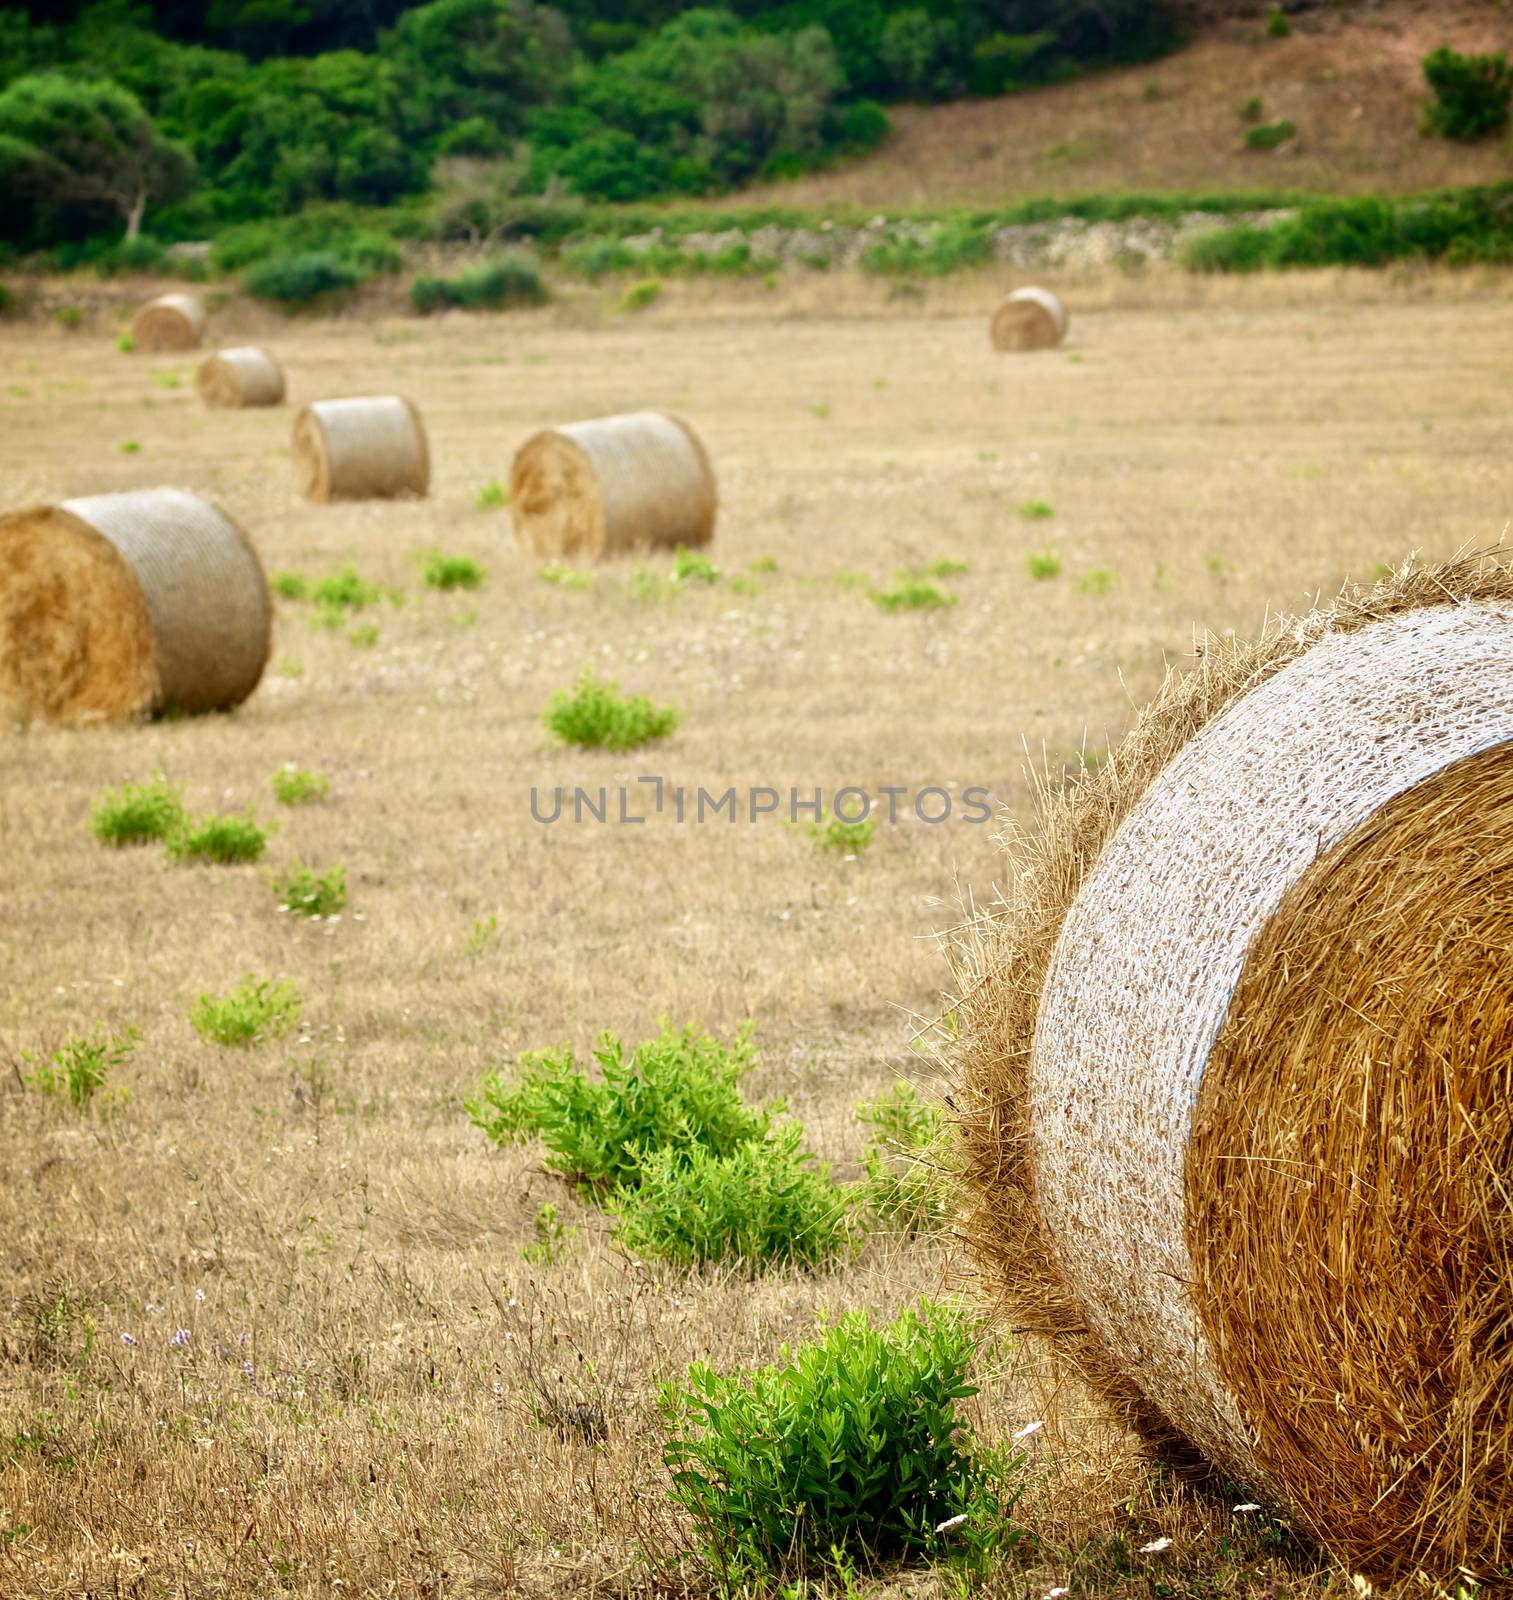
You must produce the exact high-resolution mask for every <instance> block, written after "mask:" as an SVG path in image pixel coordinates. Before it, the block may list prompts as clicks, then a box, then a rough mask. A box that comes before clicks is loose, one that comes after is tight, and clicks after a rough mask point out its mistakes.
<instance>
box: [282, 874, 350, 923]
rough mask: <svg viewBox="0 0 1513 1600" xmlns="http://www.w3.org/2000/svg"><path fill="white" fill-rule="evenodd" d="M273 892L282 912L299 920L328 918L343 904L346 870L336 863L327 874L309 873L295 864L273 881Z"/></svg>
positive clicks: (345, 891) (345, 899) (344, 902)
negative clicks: (299, 917)
mask: <svg viewBox="0 0 1513 1600" xmlns="http://www.w3.org/2000/svg"><path fill="white" fill-rule="evenodd" d="M273 892H274V894H276V895H277V896H278V899H279V904H280V905H281V906H283V908H284V910H285V911H292V912H294V913H295V914H296V915H297V916H301V917H330V916H335V914H336V913H337V912H338V911H340V910H341V909H342V907H343V906H345V905H346V903H347V869H346V868H345V867H344V866H342V865H341V864H340V862H338V863H337V865H336V866H334V867H332V868H331V869H330V871H329V872H323V873H316V872H312V871H311V869H310V868H309V867H303V866H300V865H298V863H296V864H295V866H294V867H292V868H291V869H290V870H289V871H288V872H287V873H285V874H283V875H282V876H281V877H278V876H276V877H275V878H274V880H273Z"/></svg>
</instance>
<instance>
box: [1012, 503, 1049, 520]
mask: <svg viewBox="0 0 1513 1600" xmlns="http://www.w3.org/2000/svg"><path fill="white" fill-rule="evenodd" d="M1015 509H1016V511H1017V513H1018V515H1019V517H1020V518H1021V519H1022V520H1023V521H1025V522H1045V521H1047V520H1049V519H1050V518H1051V517H1054V516H1055V515H1056V512H1055V509H1054V508H1053V507H1052V505H1051V503H1050V502H1049V501H1048V500H1021V501H1020V502H1019V505H1018V506H1017V507H1016V508H1015Z"/></svg>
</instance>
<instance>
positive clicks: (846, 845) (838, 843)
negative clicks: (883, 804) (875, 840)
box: [806, 811, 877, 856]
mask: <svg viewBox="0 0 1513 1600" xmlns="http://www.w3.org/2000/svg"><path fill="white" fill-rule="evenodd" d="M806 831H807V832H808V834H809V837H810V838H811V839H813V840H814V842H815V843H816V844H817V845H818V846H819V848H820V849H821V850H830V851H833V852H834V853H835V854H836V855H838V856H859V855H860V854H861V853H862V851H863V850H865V849H866V848H867V846H868V845H869V844H871V843H872V835H873V834H874V833H876V832H877V818H876V817H874V816H872V815H870V813H869V814H868V815H867V816H864V817H853V818H851V819H850V820H847V818H845V817H838V816H836V814H835V813H834V812H833V811H827V812H826V813H825V814H824V815H823V816H822V817H821V818H820V819H819V821H818V822H811V823H808V824H806Z"/></svg>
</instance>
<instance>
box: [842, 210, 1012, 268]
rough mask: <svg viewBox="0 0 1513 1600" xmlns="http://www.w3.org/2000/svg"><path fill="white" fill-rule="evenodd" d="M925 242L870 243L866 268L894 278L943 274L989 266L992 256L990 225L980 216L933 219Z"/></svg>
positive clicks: (864, 258)
mask: <svg viewBox="0 0 1513 1600" xmlns="http://www.w3.org/2000/svg"><path fill="white" fill-rule="evenodd" d="M925 232H926V237H925V239H924V241H923V242H919V241H917V240H915V239H912V238H903V239H890V240H885V241H880V242H879V243H877V244H873V245H869V246H868V247H867V248H866V249H865V250H864V251H863V252H862V257H861V264H862V268H863V270H864V271H867V272H878V273H882V274H885V275H887V276H892V277H930V278H935V277H941V276H942V275H944V274H945V273H948V272H960V271H961V270H962V269H963V268H964V267H982V266H987V265H988V264H989V263H990V262H991V261H992V259H993V246H992V242H991V241H990V240H989V238H988V224H987V223H986V222H984V221H983V220H981V219H980V218H972V219H970V220H961V221H954V222H932V223H930V224H928V225H927V227H926V230H925Z"/></svg>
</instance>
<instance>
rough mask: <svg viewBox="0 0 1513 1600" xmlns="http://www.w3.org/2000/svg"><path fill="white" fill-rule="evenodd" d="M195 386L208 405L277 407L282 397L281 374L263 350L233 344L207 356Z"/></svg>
mask: <svg viewBox="0 0 1513 1600" xmlns="http://www.w3.org/2000/svg"><path fill="white" fill-rule="evenodd" d="M194 386H195V388H196V389H197V390H198V391H199V396H200V399H201V400H203V401H204V402H205V404H206V405H207V406H214V407H216V408H232V409H234V408H236V407H239V406H276V405H278V404H279V403H280V402H281V401H282V400H283V398H284V372H283V368H282V367H280V366H279V364H278V362H277V361H275V360H274V359H273V357H272V356H271V355H269V354H268V352H267V351H266V350H260V349H259V348H258V347H257V346H256V345H251V344H243V345H236V346H234V347H233V348H232V349H230V350H217V351H216V353H215V354H214V355H213V356H206V358H205V359H204V360H203V361H202V362H201V363H200V370H199V371H198V372H197V373H196V374H195V379H194Z"/></svg>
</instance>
